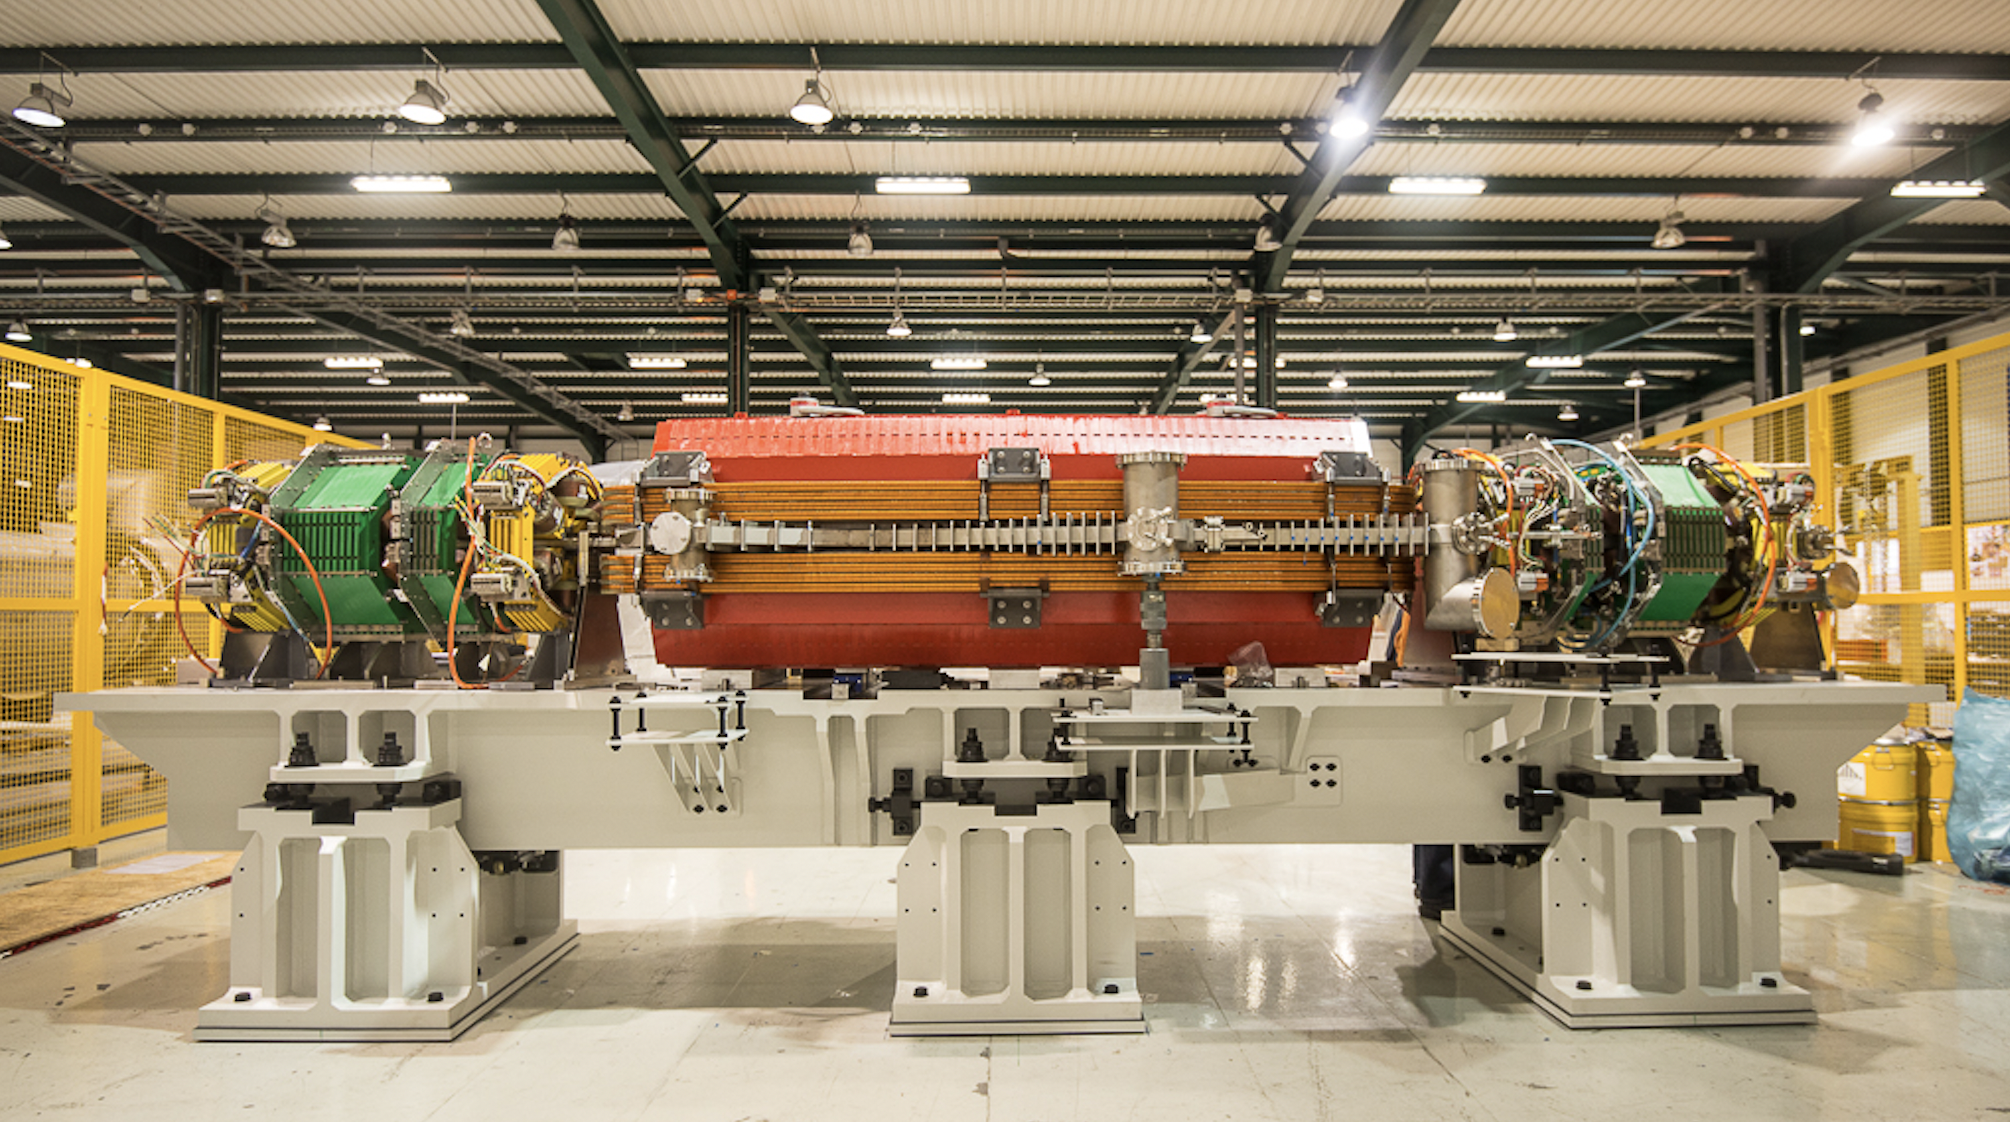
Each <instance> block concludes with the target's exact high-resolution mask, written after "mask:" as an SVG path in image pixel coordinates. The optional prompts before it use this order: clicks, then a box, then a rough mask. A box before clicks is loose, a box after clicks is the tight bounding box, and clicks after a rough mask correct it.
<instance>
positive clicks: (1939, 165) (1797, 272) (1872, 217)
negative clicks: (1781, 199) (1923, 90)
mask: <svg viewBox="0 0 2010 1122" xmlns="http://www.w3.org/2000/svg"><path fill="white" fill-rule="evenodd" d="M2004 175H2010V125H2001V126H1998V127H1997V128H1994V129H1992V130H1990V131H1989V132H1987V133H1985V134H1983V135H1982V136H1980V137H1977V138H1976V139H1975V140H1973V141H1971V142H1970V143H1968V144H1966V145H1964V146H1963V147H1962V148H1960V149H1959V150H1957V151H1954V152H1949V153H1948V154H1946V155H1944V156H1941V157H1939V158H1937V159H1933V160H1929V161H1927V163H1926V164H1924V165H1923V166H1921V167H1919V168H1916V169H1914V171H1913V172H1912V173H1911V175H1909V176H1907V178H1909V179H1960V180H1974V179H1979V180H1983V181H1985V182H1986V181H1989V180H1994V179H1999V178H2001V177H2003V176H2004ZM1892 186H1893V184H1892V181H1891V180H1888V179H1887V180H1883V181H1881V182H1875V181H1874V182H1873V183H1872V184H1871V185H1870V186H1869V187H1868V189H1866V190H1864V191H1862V192H1859V195H1860V200H1859V201H1858V202H1857V203H1856V204H1855V205H1853V206H1851V207H1849V208H1848V209H1847V210H1844V211H1843V212H1842V213H1840V214H1836V215H1832V216H1831V217H1829V218H1828V219H1826V220H1824V221H1822V222H1819V223H1817V224H1816V225H1815V227H1814V228H1813V229H1811V230H1807V231H1805V232H1804V233H1802V234H1800V235H1799V236H1797V237H1795V238H1794V239H1793V240H1792V241H1790V242H1788V243H1787V246H1786V249H1785V251H1784V253H1783V254H1782V255H1781V260H1782V263H1783V267H1782V268H1781V269H1780V270H1779V272H1778V274H1777V275H1776V276H1775V277H1774V284H1773V287H1775V288H1778V289H1782V290H1785V291H1788V292H1818V291H1820V290H1821V287H1822V282H1823V281H1824V280H1826V279H1827V278H1828V276H1829V275H1830V274H1831V273H1834V272H1835V271H1836V270H1837V269H1839V268H1841V267H1842V265H1843V263H1844V262H1846V261H1848V260H1849V258H1850V255H1851V254H1853V253H1855V252H1857V251H1858V250H1860V249H1862V248H1863V247H1864V246H1866V245H1869V244H1870V243H1871V242H1874V241H1876V240H1877V239H1879V238H1881V237H1884V236H1885V235H1887V234H1890V233H1891V232H1893V231H1895V230H1897V229H1898V228H1899V227H1901V226H1904V225H1905V224H1907V223H1909V222H1912V221H1914V220H1915V219H1918V218H1921V217H1924V216H1925V215H1926V214H1927V213H1929V212H1931V211H1934V210H1937V209H1939V208H1940V207H1941V206H1944V205H1946V202H1947V200H1945V199H1895V198H1892V197H1891V188H1892Z"/></svg>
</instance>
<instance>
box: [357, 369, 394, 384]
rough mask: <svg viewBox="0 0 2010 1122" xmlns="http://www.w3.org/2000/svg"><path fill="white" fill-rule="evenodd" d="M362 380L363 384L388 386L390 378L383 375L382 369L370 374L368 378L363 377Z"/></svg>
mask: <svg viewBox="0 0 2010 1122" xmlns="http://www.w3.org/2000/svg"><path fill="white" fill-rule="evenodd" d="M363 381H364V383H365V384H367V385H372V386H388V385H390V384H391V379H390V378H389V377H387V376H385V374H384V373H383V372H382V371H379V372H377V373H375V374H372V375H370V376H369V377H368V378H365V379H363Z"/></svg>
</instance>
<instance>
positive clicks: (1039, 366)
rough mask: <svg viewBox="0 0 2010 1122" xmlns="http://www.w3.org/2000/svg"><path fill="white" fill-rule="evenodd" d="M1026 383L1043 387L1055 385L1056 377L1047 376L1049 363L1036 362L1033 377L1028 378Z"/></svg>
mask: <svg viewBox="0 0 2010 1122" xmlns="http://www.w3.org/2000/svg"><path fill="white" fill-rule="evenodd" d="M1026 384H1027V385H1029V386H1042V387H1045V386H1051V385H1053V384H1054V379H1052V378H1049V377H1047V364H1046V363H1044V362H1036V363H1034V364H1033V376H1032V377H1031V378H1028V379H1026Z"/></svg>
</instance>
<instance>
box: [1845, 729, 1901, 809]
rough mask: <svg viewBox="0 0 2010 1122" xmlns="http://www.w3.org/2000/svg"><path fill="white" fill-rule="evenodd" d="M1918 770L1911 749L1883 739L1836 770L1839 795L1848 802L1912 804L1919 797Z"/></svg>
mask: <svg viewBox="0 0 2010 1122" xmlns="http://www.w3.org/2000/svg"><path fill="white" fill-rule="evenodd" d="M1918 769H1919V753H1917V752H1915V751H1913V748H1912V745H1910V744H1904V743H1900V742H1898V741H1895V740H1891V739H1888V738H1887V739H1882V740H1879V741H1878V742H1877V743H1875V744H1873V745H1871V746H1870V747H1868V748H1865V749H1864V750H1863V751H1861V752H1858V753H1857V754H1856V755H1855V756H1852V757H1850V761H1849V762H1848V763H1846V764H1844V765H1843V766H1841V767H1839V768H1837V769H1836V793H1837V794H1839V795H1841V796H1842V798H1843V801H1845V802H1850V801H1858V802H1873V803H1910V802H1912V801H1913V800H1914V799H1917V798H1918V797H1919V770H1918Z"/></svg>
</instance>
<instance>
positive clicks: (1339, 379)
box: [1326, 374, 1347, 390]
mask: <svg viewBox="0 0 2010 1122" xmlns="http://www.w3.org/2000/svg"><path fill="white" fill-rule="evenodd" d="M1326 388H1327V389H1329V390H1344V389H1346V388H1347V376H1346V375H1344V374H1335V375H1333V376H1332V377H1331V378H1328V379H1326Z"/></svg>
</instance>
